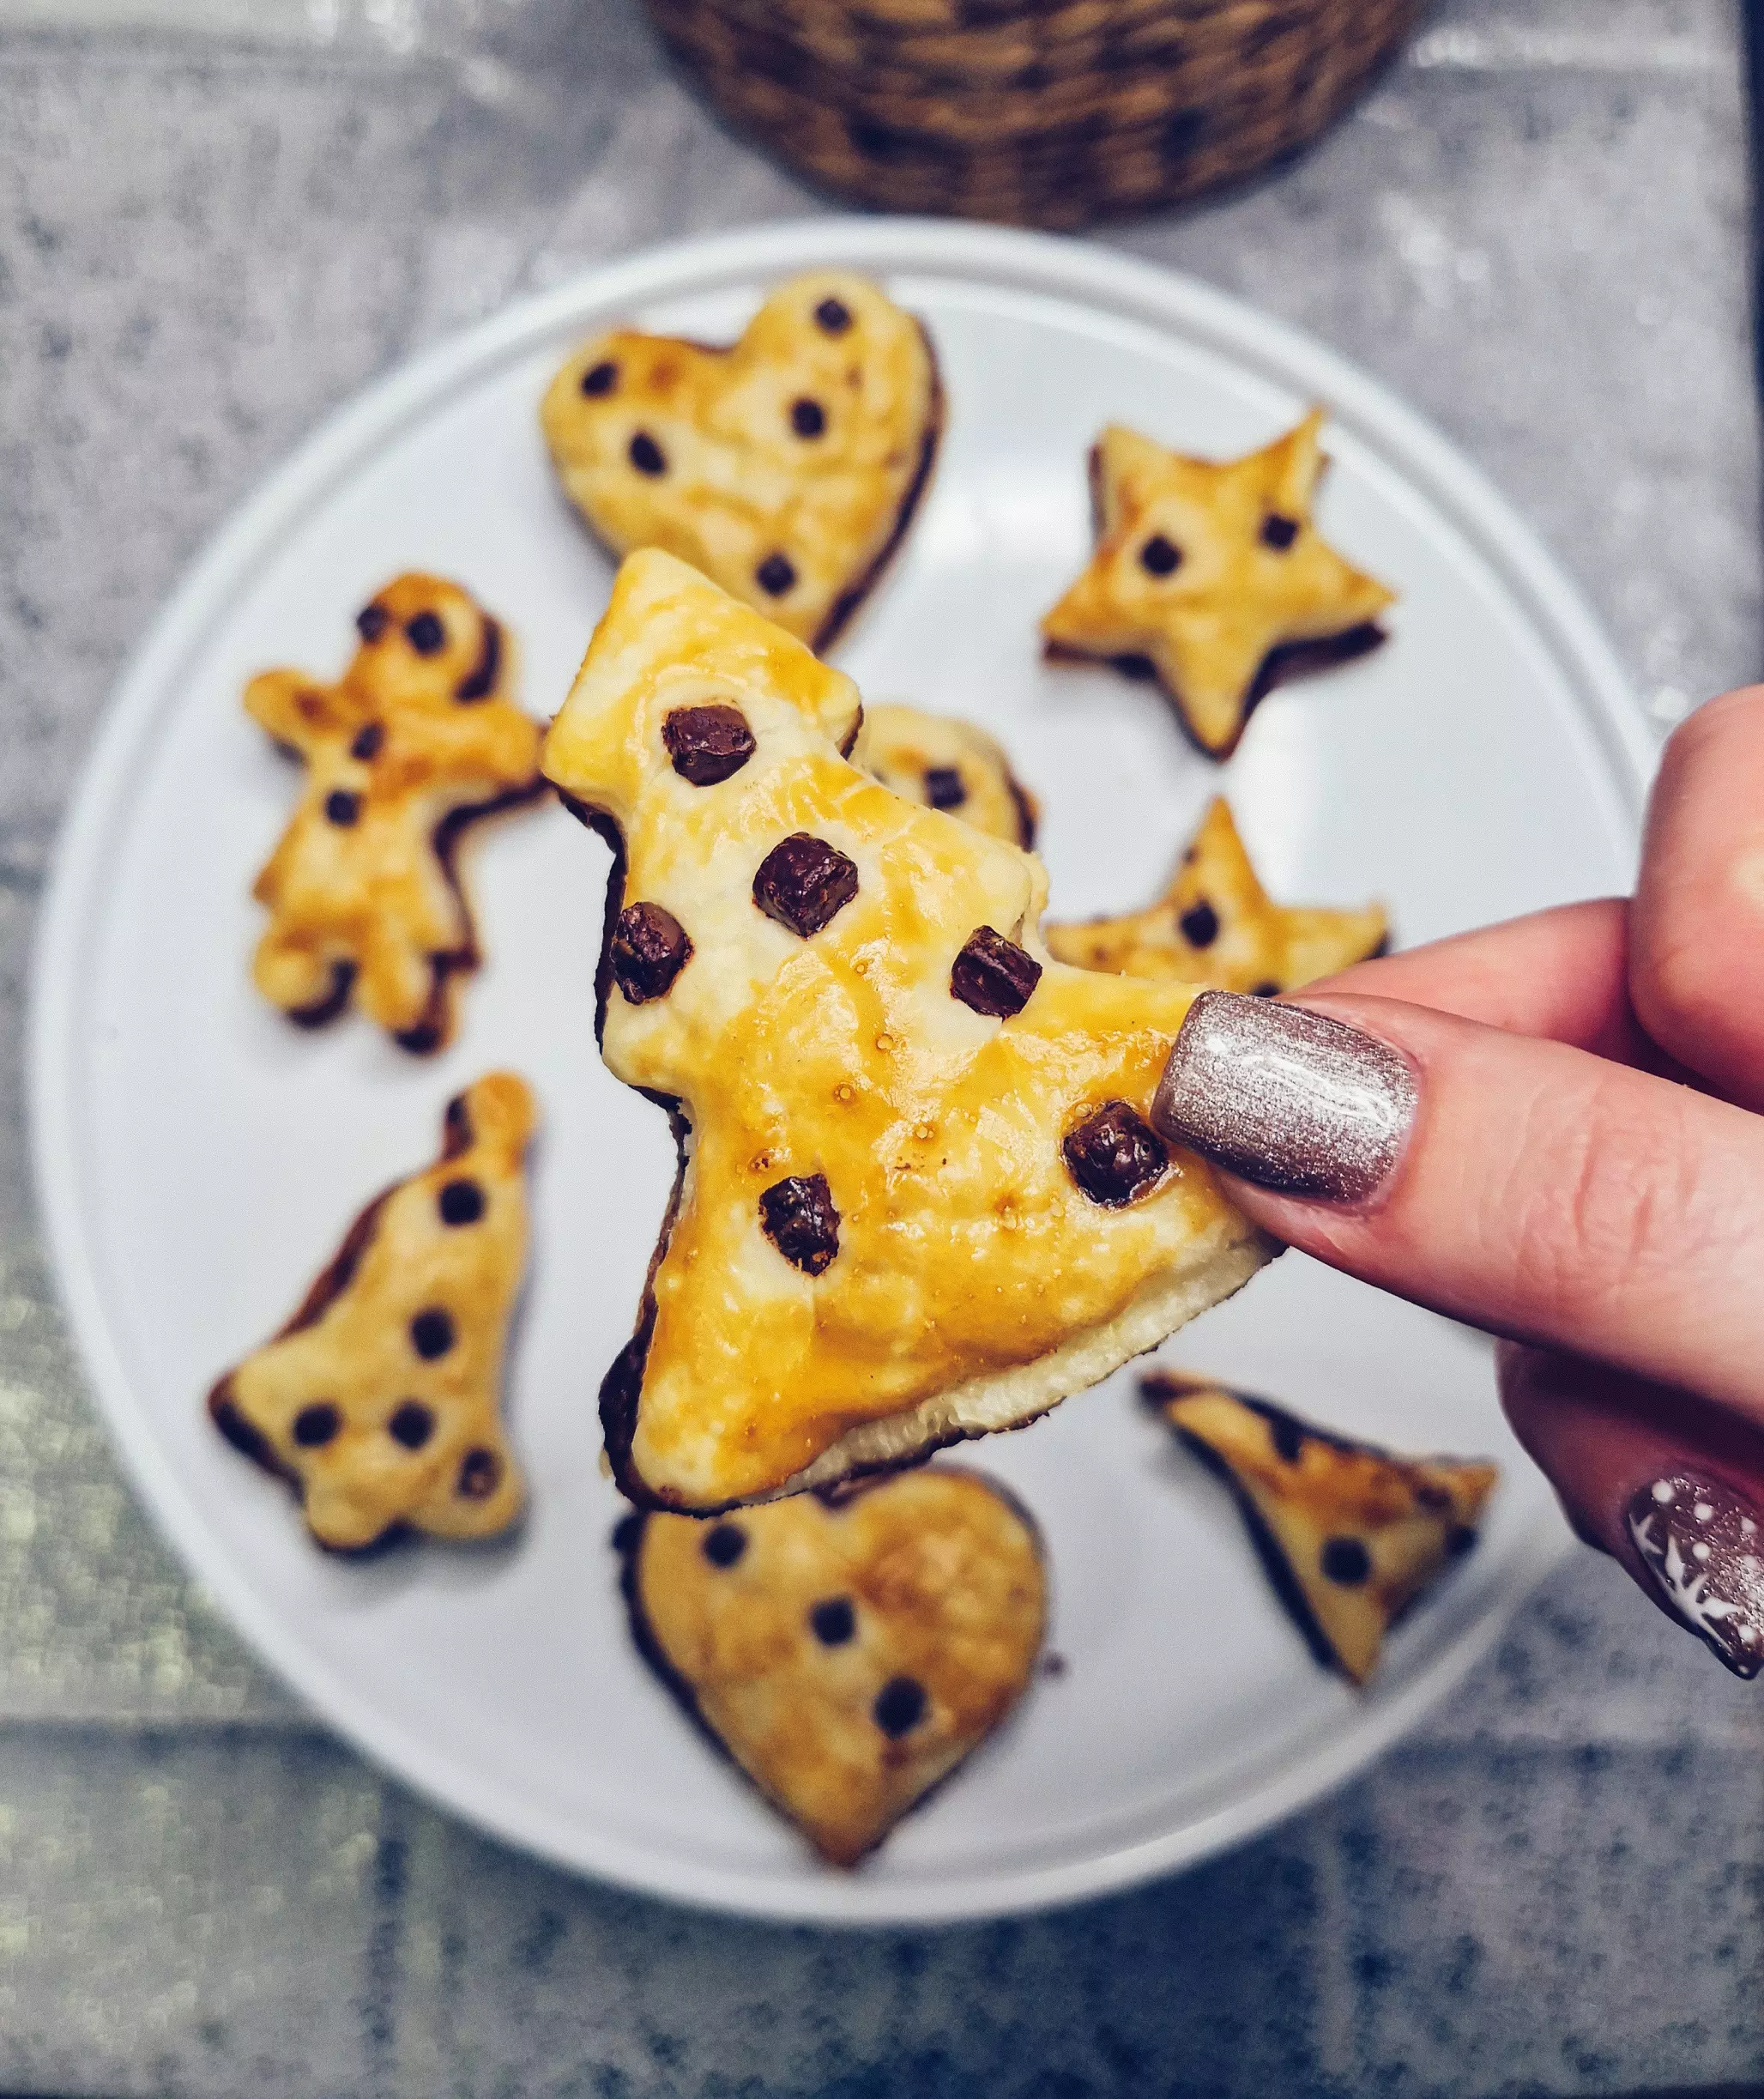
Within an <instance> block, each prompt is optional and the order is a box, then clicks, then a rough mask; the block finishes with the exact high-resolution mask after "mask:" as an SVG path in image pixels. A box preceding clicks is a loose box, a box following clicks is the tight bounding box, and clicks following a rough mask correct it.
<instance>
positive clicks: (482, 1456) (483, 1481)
mask: <svg viewBox="0 0 1764 2099" xmlns="http://www.w3.org/2000/svg"><path fill="white" fill-rule="evenodd" d="M501 1484H502V1460H501V1459H500V1458H499V1457H498V1456H497V1455H496V1453H495V1452H494V1451H493V1450H468V1451H467V1453H466V1454H465V1455H464V1456H463V1457H462V1459H461V1460H460V1461H459V1478H458V1479H457V1480H456V1482H455V1483H454V1491H455V1493H456V1494H458V1495H460V1496H462V1497H463V1498H464V1499H465V1500H467V1501H468V1502H487V1501H488V1500H489V1499H490V1497H491V1496H492V1494H494V1493H495V1491H496V1490H497V1488H498V1486H500V1485H501Z"/></svg>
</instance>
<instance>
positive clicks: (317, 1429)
mask: <svg viewBox="0 0 1764 2099" xmlns="http://www.w3.org/2000/svg"><path fill="white" fill-rule="evenodd" d="M342 1425H343V1417H342V1415H341V1413H339V1412H338V1411H337V1409H336V1407H335V1406H333V1405H332V1403H331V1401H330V1400H314V1401H313V1402H312V1404H311V1406H303V1407H302V1408H301V1409H300V1411H299V1413H297V1414H296V1415H295V1416H294V1429H293V1436H294V1441H295V1442H296V1443H298V1444H299V1446H300V1448H301V1449H302V1450H316V1449H317V1448H318V1446H319V1445H320V1444H321V1443H329V1441H330V1439H331V1438H332V1437H334V1436H335V1434H336V1432H337V1431H338V1430H339V1429H340V1428H341V1427H342Z"/></svg>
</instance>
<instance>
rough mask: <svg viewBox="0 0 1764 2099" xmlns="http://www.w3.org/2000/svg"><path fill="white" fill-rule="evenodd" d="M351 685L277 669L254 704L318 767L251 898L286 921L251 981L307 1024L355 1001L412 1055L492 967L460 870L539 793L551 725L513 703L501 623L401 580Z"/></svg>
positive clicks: (251, 690) (309, 769)
mask: <svg viewBox="0 0 1764 2099" xmlns="http://www.w3.org/2000/svg"><path fill="white" fill-rule="evenodd" d="M356 626H357V627H358V628H359V632H360V645H359V648H358V649H357V650H356V652H355V657H354V661H353V662H352V663H351V664H350V666H349V668H348V669H347V670H346V671H345V672H344V674H343V675H342V677H341V679H339V680H338V681H337V683H336V684H335V685H330V686H327V685H322V684H320V683H318V682H317V681H315V680H313V679H311V678H309V677H307V676H305V674H303V673H301V672H299V671H295V670H271V671H266V672H264V674H263V675H262V676H261V677H257V678H254V679H253V680H252V681H251V684H250V686H249V687H247V688H246V690H245V708H246V711H247V712H248V713H250V714H251V717H253V719H254V720H256V721H257V722H258V723H261V724H262V725H263V728H264V729H267V730H268V731H269V734H270V735H271V736H273V737H274V738H275V741H276V743H277V744H278V746H279V747H281V749H282V750H284V751H286V752H287V753H288V754H289V755H290V756H291V757H295V758H298V759H300V760H301V761H302V763H303V764H304V765H305V768H306V777H305V783H304V786H303V788H302V790H301V795H300V804H299V808H298V809H297V810H296V811H295V813H294V816H293V821H292V822H291V823H290V824H289V826H288V827H287V830H286V831H285V832H283V833H282V837H281V843H280V844H278V845H277V847H276V849H275V853H274V854H273V855H272V856H271V857H270V859H269V863H268V865H267V866H266V867H265V868H264V869H263V873H262V874H259V875H258V877H257V885H256V886H255V888H254V889H253V891H252V892H251V893H252V894H253V895H254V896H255V897H256V898H257V901H258V902H259V903H260V904H267V905H268V906H269V914H270V918H269V928H268V929H267V930H266V931H265V933H264V935H263V939H262V940H261V941H260V942H259V943H258V947H257V959H256V960H255V961H254V963H253V964H252V967H251V974H252V977H253V978H254V979H255V980H256V983H257V989H259V990H260V991H261V992H262V993H263V995H264V996H265V997H266V998H268V999H269V1000H270V1001H273V1002H274V1003H275V1005H277V1006H279V1007H281V1009H282V1011H283V1012H284V1013H287V1016H288V1018H289V1019H292V1020H295V1021H298V1022H299V1023H300V1025H302V1026H305V1027H316V1026H317V1025H321V1024H322V1023H323V1022H325V1021H327V1020H330V1019H335V1016H336V1015H337V1014H338V1013H341V1011H342V1009H343V1007H345V1006H346V1005H347V1004H348V1003H349V1001H350V999H351V998H352V996H353V999H354V1001H355V1003H356V1004H357V1005H358V1006H359V1007H360V1008H361V1009H362V1011H363V1012H364V1013H366V1014H367V1016H368V1018H369V1019H372V1020H374V1021H376V1022H378V1025H380V1026H381V1027H383V1028H384V1029H385V1030H386V1031H387V1032H388V1033H389V1034H390V1035H392V1036H393V1037H395V1038H396V1040H397V1041H398V1042H399V1043H402V1045H403V1046H404V1048H406V1049H407V1050H435V1049H438V1048H439V1047H440V1046H441V1045H442V1044H443V1043H444V1042H445V1041H446V1040H447V1038H448V1037H449V1035H450V1033H451V1031H452V1025H453V995H452V992H453V981H454V979H455V978H456V977H457V976H458V975H460V974H461V973H462V971H468V970H471V969H474V968H475V967H476V965H477V962H478V943H477V939H476V935H475V934H474V930H473V927H472V917H471V912H470V910H469V909H468V905H467V903H466V899H465V896H464V893H463V892H462V889H461V887H460V882H459V875H458V871H457V868H456V864H455V862H456V856H457V853H458V850H459V846H460V843H461V839H462V834H463V832H464V831H465V828H466V826H468V824H469V823H471V822H472V821H473V820H474V819H476V818H479V817H482V816H487V815H489V814H491V813H492V811H493V810H497V809H502V808H508V807H509V806H510V804H512V803H514V802H517V801H525V800H527V799H528V798H529V797H530V796H532V795H536V794H537V793H538V792H539V791H540V789H541V785H542V783H541V780H540V777H539V734H540V732H539V725H538V723H536V722H533V721H531V720H529V718H528V717H527V716H526V715H524V714H523V713H522V712H521V711H520V710H519V708H517V706H515V705H514V704H513V703H512V701H511V700H510V699H509V697H508V694H509V692H510V689H511V687H512V683H513V666H512V662H511V661H510V656H511V651H510V648H509V644H508V641H507V638H506V635H505V633H504V629H503V628H502V626H500V624H499V623H498V621H497V620H493V619H492V617H491V616H490V614H488V613H487V612H485V611H484V610H483V609H482V608H480V606H478V605H477V604H475V603H474V602H473V600H472V599H471V598H470V597H469V596H468V595H467V593H466V592H465V591H463V590H461V589H460V588H459V586H458V585H457V584H450V583H444V582H443V581H442V580H441V578H439V577H436V576H415V575H412V576H401V577H400V578H398V579H397V581H396V583H391V584H388V585H387V586H386V588H385V589H384V590H382V591H381V592H380V593H379V595H378V596H377V597H375V598H374V599H373V601H372V603H370V604H369V605H367V606H366V607H365V608H364V609H363V611H362V612H361V614H360V615H359V618H358V619H357V620H356Z"/></svg>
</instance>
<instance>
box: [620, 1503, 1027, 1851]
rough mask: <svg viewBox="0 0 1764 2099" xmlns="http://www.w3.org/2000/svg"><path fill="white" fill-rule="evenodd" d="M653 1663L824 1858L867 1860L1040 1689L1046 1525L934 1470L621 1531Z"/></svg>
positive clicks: (634, 1605) (636, 1627)
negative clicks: (716, 1517)
mask: <svg viewBox="0 0 1764 2099" xmlns="http://www.w3.org/2000/svg"><path fill="white" fill-rule="evenodd" d="M618 1543H619V1549H620V1551H621V1552H622V1553H623V1555H624V1560H625V1576H624V1582H625V1599H626V1601H627V1602H628V1604H629V1605H630V1608H631V1630H632V1631H633V1633H634V1635H635V1636H636V1639H637V1646H638V1648H639V1649H640V1650H641V1652H642V1653H643V1656H644V1657H645V1659H646V1660H648V1661H649V1663H650V1665H651V1666H652V1667H654V1668H655V1670H656V1671H657V1672H658V1673H659V1674H660V1675H661V1677H662V1680H663V1682H664V1683H666V1684H667V1685H668V1687H669V1689H670V1690H672V1691H674V1694H675V1695H676V1696H677V1697H679V1698H680V1700H681V1701H682V1703H684V1704H685V1705H686V1709H687V1710H688V1712H690V1713H691V1714H692V1716H693V1717H694V1718H695V1719H696V1720H698V1721H700V1722H701V1724H702V1725H703V1726H704V1727H705V1728H707V1729H708V1730H709V1732H710V1734H711V1735H712V1736H713V1737H714V1738H715V1739H716V1741H717V1742H719V1743H720V1744H721V1745H722V1746H723V1747H724V1748H725V1749H726V1750H728V1753H729V1754H730V1755H731V1756H732V1757H734V1760H735V1762H736V1763H739V1764H740V1767H741V1769H743V1770H744V1771H746V1774H747V1775H748V1776H749V1777H750V1778H751V1779H752V1781H754V1783H755V1784H756V1785H757V1786H758V1787H759V1789H760V1790H761V1792H762V1793H764V1794H765V1795H766V1797H767V1799H768V1800H770V1801H772V1802H773V1804H774V1805H775V1806H777V1807H778V1808H780V1809H781V1810H782V1812H783V1813H784V1814H786V1815H788V1817H789V1818H790V1820H791V1821H792V1822H794V1824H796V1825H797V1827H798V1828H799V1829H800V1830H802V1831H803V1833H804V1834H805V1835H806V1836H807V1838H808V1839H809V1841H810V1842H811V1843H813V1845H814V1847H815V1848H816V1849H817V1850H818V1851H819V1853H820V1854H821V1855H822V1857H823V1858H825V1859H828V1860H831V1862H832V1863H833V1864H834V1865H836V1866H853V1865H855V1864H856V1862H857V1861H858V1860H859V1859H861V1857H862V1856H863V1855H864V1854H865V1853H866V1852H867V1851H870V1850H872V1849H873V1848H874V1847H875V1846H876V1845H878V1844H879V1843H880V1842H881V1841H882V1839H883V1838H884V1837H885V1836H887V1834H888V1832H889V1831H890V1830H891V1829H892V1828H893V1827H894V1825H895V1824H896V1823H897V1822H898V1821H899V1820H900V1818H901V1817H902V1816H903V1815H904V1814H905V1813H906V1812H907V1811H908V1809H909V1808H910V1807H911V1806H913V1804H914V1803H915V1801H917V1800H921V1799H922V1798H923V1797H924V1795H925V1794H926V1793H927V1792H928V1791H929V1790H930V1788H931V1787H933V1786H934V1785H936V1784H937V1783H938V1781H939V1780H940V1779H943V1778H945V1777H947V1776H948V1775H949V1774H950V1773H951V1771H952V1770H953V1769H955V1767H956V1766H957V1765H958V1763H960V1762H961V1761H962V1759H963V1758H964V1757H966V1756H967V1755H968V1754H969V1753H970V1751H972V1750H974V1749H975V1748H976V1747H977V1746H978V1745H979V1744H980V1743H982V1741H984V1740H985V1739H986V1738H987V1736H988V1734H990V1733H992V1732H993V1730H994V1728H995V1727H998V1726H999V1725H1000V1722H1001V1721H1003V1720H1004V1718H1005V1717H1006V1715H1007V1714H1008V1713H1009V1712H1010V1710H1011V1709H1012V1707H1013V1706H1014V1705H1015V1704H1016V1703H1017V1702H1018V1699H1019V1698H1020V1697H1022V1696H1023V1693H1024V1690H1025V1688H1026V1687H1027V1685H1028V1684H1029V1680H1030V1676H1031V1675H1032V1674H1033V1673H1034V1669H1035V1665H1036V1656H1037V1655H1038V1654H1039V1653H1040V1651H1041V1644H1042V1632H1043V1630H1044V1626H1045V1623H1046V1618H1047V1579H1046V1575H1045V1571H1044V1570H1043V1567H1042V1554H1041V1546H1040V1541H1039V1539H1038V1537H1037V1535H1036V1528H1035V1525H1034V1523H1033V1522H1032V1521H1030V1518H1029V1516H1028V1515H1025V1514H1024V1511H1023V1509H1020V1508H1019V1507H1018V1505H1017V1503H1015V1502H1013V1501H1012V1499H1011V1498H1010V1497H1009V1496H1007V1495H1006V1493H1005V1492H1004V1491H1003V1490H1002V1489H1001V1488H999V1487H996V1486H994V1485H992V1484H990V1483H989V1482H988V1481H987V1480H985V1479H981V1478H980V1477H979V1475H978V1474H976V1473H970V1472H963V1471H958V1470H957V1469H955V1468H954V1467H940V1466H939V1467H932V1468H929V1469H927V1470H926V1471H923V1472H915V1473H905V1474H903V1475H901V1476H900V1477H898V1478H897V1479H885V1480H880V1481H872V1482H869V1483H867V1484H866V1485H861V1486H855V1487H848V1488H845V1489H843V1490H841V1491H839V1492H838V1493H837V1494H834V1495H830V1496H822V1495H818V1494H801V1495H797V1496H795V1497H793V1498H792V1499H790V1500H788V1501H782V1502H772V1503H768V1504H767V1505H766V1506H765V1507H764V1508H761V1509H744V1510H742V1512H741V1513H740V1515H736V1516H726V1517H723V1518H722V1520H721V1521H716V1522H714V1523H705V1522H700V1521H694V1520H693V1519H692V1518H691V1517H687V1516H676V1515H635V1516H632V1517H631V1518H629V1519H628V1520H627V1521H626V1522H625V1523H624V1524H623V1525H621V1526H620V1528H619V1536H618Z"/></svg>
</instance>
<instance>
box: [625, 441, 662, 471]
mask: <svg viewBox="0 0 1764 2099" xmlns="http://www.w3.org/2000/svg"><path fill="white" fill-rule="evenodd" d="M629 457H630V460H631V464H632V466H634V467H635V468H636V469H637V472H638V473H639V474H649V475H656V474H665V473H666V472H667V471H668V460H667V457H666V455H665V454H664V453H663V451H662V447H661V446H660V445H658V444H656V442H655V439H654V438H652V437H651V436H650V435H649V432H648V431H647V430H639V431H638V432H637V435H636V436H635V437H634V438H633V439H631V450H630V453H629Z"/></svg>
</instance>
